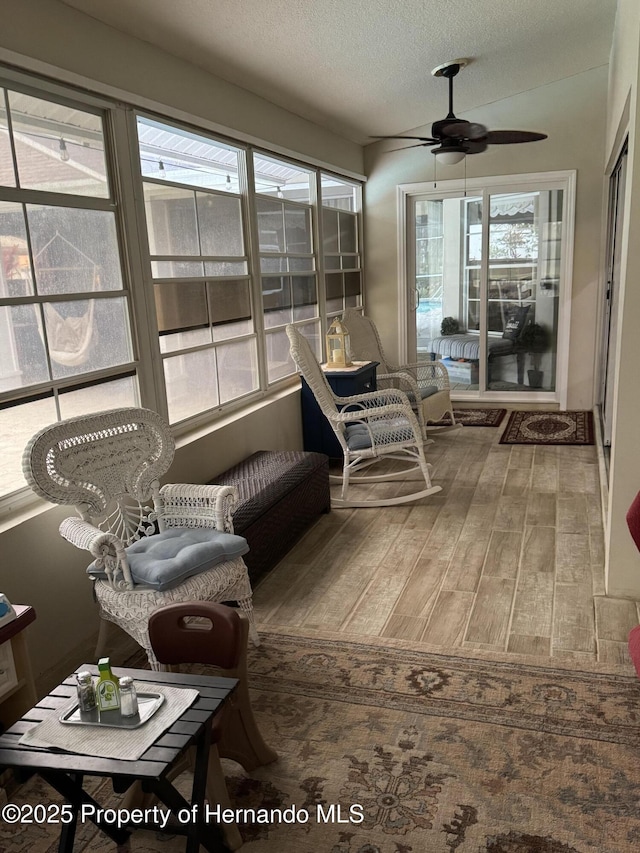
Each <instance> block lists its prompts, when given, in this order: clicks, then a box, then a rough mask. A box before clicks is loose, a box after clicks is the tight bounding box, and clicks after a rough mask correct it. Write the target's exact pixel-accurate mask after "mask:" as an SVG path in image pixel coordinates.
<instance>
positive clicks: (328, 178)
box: [320, 174, 358, 211]
mask: <svg viewBox="0 0 640 853" xmlns="http://www.w3.org/2000/svg"><path fill="white" fill-rule="evenodd" d="M320 183H321V193H322V204H323V206H325V207H337V208H340V209H341V210H354V211H355V210H356V200H357V196H356V193H357V191H358V189H357V187H356V186H355V185H354V184H349V183H347V182H346V181H341V180H340V178H336V177H334V176H333V175H326V174H323V175H322V176H321V178H320Z"/></svg>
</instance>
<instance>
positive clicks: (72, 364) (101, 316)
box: [43, 299, 132, 379]
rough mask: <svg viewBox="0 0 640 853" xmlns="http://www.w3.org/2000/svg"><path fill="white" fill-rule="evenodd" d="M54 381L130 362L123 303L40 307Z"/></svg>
mask: <svg viewBox="0 0 640 853" xmlns="http://www.w3.org/2000/svg"><path fill="white" fill-rule="evenodd" d="M43 309H44V318H45V324H46V328H47V343H48V348H49V355H50V358H51V369H52V371H53V378H54V379H61V378H63V377H65V376H73V375H76V374H78V373H87V372H89V371H91V370H102V369H104V368H105V367H115V366H116V365H118V364H126V363H127V362H129V361H131V360H132V351H131V341H130V338H129V311H128V308H127V305H126V301H125V300H124V299H82V300H78V301H77V302H76V301H71V302H46V303H45V304H44V305H43Z"/></svg>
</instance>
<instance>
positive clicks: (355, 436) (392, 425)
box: [345, 418, 414, 450]
mask: <svg viewBox="0 0 640 853" xmlns="http://www.w3.org/2000/svg"><path fill="white" fill-rule="evenodd" d="M369 427H370V428H371V433H373V437H374V440H376V439H377V438H378V437H380V439H381V440H382V439H383V436H382V433H385V435H384V444H392V443H394V442H397V441H411V440H412V439H413V438H414V435H413V430H412V429H411V426H410V424H409V422H408V421H406V420H404V419H403V418H397V419H395V420H393V421H391V420H388V421H385V420H379V421H372V422H371V423H370V424H369ZM345 434H346V435H345V437H346V440H347V447H348V448H349V450H364V449H366V448H367V447H371V436H370V433H369V430H368V429H367V427H366V426H365V424H363V423H355V424H350V425H349V426H348V427H347V428H346V430H345Z"/></svg>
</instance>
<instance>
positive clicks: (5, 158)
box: [0, 89, 16, 187]
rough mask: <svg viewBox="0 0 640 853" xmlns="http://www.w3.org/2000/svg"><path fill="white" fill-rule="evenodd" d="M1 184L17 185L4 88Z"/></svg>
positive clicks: (0, 113)
mask: <svg viewBox="0 0 640 853" xmlns="http://www.w3.org/2000/svg"><path fill="white" fill-rule="evenodd" d="M0 185H2V186H3V187H15V185H16V175H15V171H14V168H13V156H12V154H11V142H10V141H9V128H8V123H7V115H6V107H5V90H4V89H0Z"/></svg>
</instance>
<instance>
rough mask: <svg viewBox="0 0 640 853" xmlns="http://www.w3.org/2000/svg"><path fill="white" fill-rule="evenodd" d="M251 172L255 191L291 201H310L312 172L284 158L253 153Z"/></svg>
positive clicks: (313, 179) (312, 180)
mask: <svg viewBox="0 0 640 853" xmlns="http://www.w3.org/2000/svg"><path fill="white" fill-rule="evenodd" d="M253 172H254V181H255V188H256V192H257V193H262V194H264V195H271V196H275V197H276V198H288V199H291V200H293V201H303V202H306V203H307V204H308V203H309V202H310V201H311V186H312V183H314V182H315V176H314V173H313V172H312V171H311V170H308V169H303V168H301V167H300V166H298V165H296V164H294V163H288V162H287V161H286V160H278V159H276V158H275V157H266V156H265V155H264V154H254V155H253Z"/></svg>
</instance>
